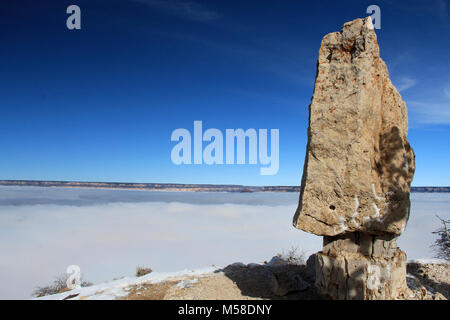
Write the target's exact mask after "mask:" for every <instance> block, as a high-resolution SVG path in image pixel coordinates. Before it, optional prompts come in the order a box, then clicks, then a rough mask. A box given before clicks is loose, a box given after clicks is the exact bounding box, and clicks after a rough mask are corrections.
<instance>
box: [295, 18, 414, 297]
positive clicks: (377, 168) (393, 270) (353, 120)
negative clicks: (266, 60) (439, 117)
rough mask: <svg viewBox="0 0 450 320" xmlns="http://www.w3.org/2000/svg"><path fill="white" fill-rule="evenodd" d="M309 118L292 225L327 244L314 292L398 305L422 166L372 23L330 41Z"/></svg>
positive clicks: (350, 27)
mask: <svg viewBox="0 0 450 320" xmlns="http://www.w3.org/2000/svg"><path fill="white" fill-rule="evenodd" d="M309 108H310V110H309V128H308V145H307V151H306V158H305V166H304V170H303V178H302V183H301V191H300V199H299V206H298V209H297V211H296V213H295V216H294V221H293V224H294V226H295V227H296V228H299V229H301V230H304V231H307V232H310V233H313V234H316V235H321V236H324V250H323V251H322V252H321V253H319V254H318V255H316V259H317V260H316V285H317V287H318V289H319V291H321V292H322V293H323V294H325V295H326V296H328V297H330V298H336V299H352V298H355V299H378V298H380V299H390V298H396V297H398V296H399V294H400V291H402V290H403V289H404V288H405V287H406V279H405V273H406V255H405V254H404V253H403V252H401V251H400V250H399V249H398V248H397V247H396V244H395V237H396V236H399V235H400V234H401V233H402V232H403V231H404V229H405V226H406V223H407V221H408V218H409V209H410V200H409V193H410V186H411V182H412V179H413V175H414V171H415V161H414V152H413V149H412V148H411V146H410V145H409V142H408V139H407V134H408V114H407V109H406V105H405V103H404V102H403V100H402V98H401V96H400V94H399V93H398V91H397V90H396V88H395V87H394V86H393V84H392V83H391V80H390V78H389V73H388V70H387V67H386V64H385V63H384V62H383V60H382V59H381V58H380V52H379V47H378V43H377V37H376V34H375V31H374V29H373V25H372V21H371V18H370V17H368V18H365V19H356V20H353V21H351V22H347V23H345V24H344V26H343V28H342V30H341V31H340V32H334V33H330V34H328V35H326V36H325V37H324V38H323V40H322V44H321V46H320V51H319V58H318V62H317V74H316V82H315V86H314V94H313V98H312V101H311V105H310V107H309ZM374 277H375V278H376V279H375V278H374ZM371 283H372V284H374V285H373V286H372V285H371ZM374 287H377V289H370V288H374ZM401 288H403V289H401Z"/></svg>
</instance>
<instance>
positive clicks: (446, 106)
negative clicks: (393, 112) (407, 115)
mask: <svg viewBox="0 0 450 320" xmlns="http://www.w3.org/2000/svg"><path fill="white" fill-rule="evenodd" d="M440 92H441V94H440V95H437V96H436V97H435V100H433V101H415V100H409V101H406V104H407V105H408V107H410V110H411V111H412V113H413V115H414V116H415V117H414V118H413V119H414V121H415V122H417V123H419V124H428V125H450V85H446V86H444V87H443V88H441V90H440Z"/></svg>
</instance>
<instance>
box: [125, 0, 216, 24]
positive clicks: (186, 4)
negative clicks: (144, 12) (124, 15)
mask: <svg viewBox="0 0 450 320" xmlns="http://www.w3.org/2000/svg"><path fill="white" fill-rule="evenodd" d="M133 1H135V2H139V3H142V4H145V5H147V6H149V7H152V8H155V9H157V10H160V11H162V12H164V13H167V14H171V15H174V16H178V17H180V18H184V19H187V20H192V21H196V22H212V21H215V20H218V19H219V18H220V17H221V16H220V14H219V13H217V12H216V11H214V10H211V9H208V8H206V7H204V6H203V5H201V4H199V3H197V2H194V1H178V0H174V1H170V0H167V1H164V0H133Z"/></svg>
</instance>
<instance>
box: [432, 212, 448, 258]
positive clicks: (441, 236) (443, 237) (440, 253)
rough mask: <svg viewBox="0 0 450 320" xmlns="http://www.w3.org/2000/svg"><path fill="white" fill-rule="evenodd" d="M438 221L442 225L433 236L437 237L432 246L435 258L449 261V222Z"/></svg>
mask: <svg viewBox="0 0 450 320" xmlns="http://www.w3.org/2000/svg"><path fill="white" fill-rule="evenodd" d="M438 219H439V220H440V221H441V223H442V227H441V228H440V229H438V230H436V231H434V232H433V233H434V234H437V235H438V238H437V239H436V240H435V241H434V244H433V245H432V247H433V249H434V251H435V256H434V257H435V258H438V259H444V260H447V261H450V230H449V228H448V226H450V220H444V219H441V218H439V216H438Z"/></svg>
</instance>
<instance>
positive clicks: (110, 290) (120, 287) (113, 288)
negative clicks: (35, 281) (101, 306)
mask: <svg viewBox="0 0 450 320" xmlns="http://www.w3.org/2000/svg"><path fill="white" fill-rule="evenodd" d="M217 270H219V268H217V267H208V268H203V269H196V270H182V271H178V272H152V273H149V274H146V275H144V276H142V277H124V278H122V279H119V280H113V281H110V282H105V283H101V284H97V285H93V286H90V287H82V288H80V289H74V290H70V291H66V292H64V293H58V294H54V295H49V296H45V297H40V298H36V300H63V299H64V298H67V297H68V296H72V295H77V296H76V297H73V298H71V299H70V300H79V299H80V298H83V299H84V300H114V299H116V298H120V297H124V296H126V295H127V294H128V292H127V288H129V287H130V286H134V285H141V284H144V283H160V282H163V281H165V280H167V279H169V278H176V277H182V276H202V275H205V274H211V273H213V272H215V271H217ZM194 280H195V279H194ZM192 281H193V280H191V284H192V283H193V282H192ZM197 281H198V280H197ZM186 282H187V281H186Z"/></svg>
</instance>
